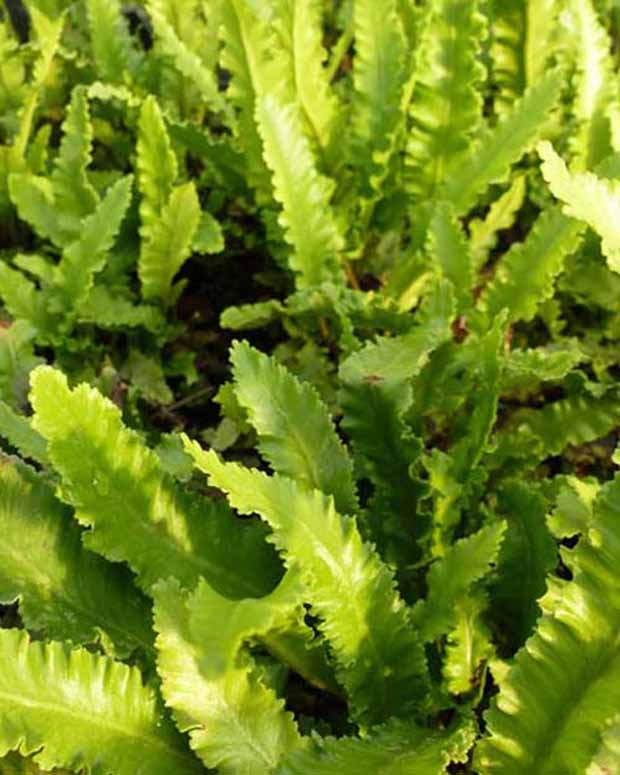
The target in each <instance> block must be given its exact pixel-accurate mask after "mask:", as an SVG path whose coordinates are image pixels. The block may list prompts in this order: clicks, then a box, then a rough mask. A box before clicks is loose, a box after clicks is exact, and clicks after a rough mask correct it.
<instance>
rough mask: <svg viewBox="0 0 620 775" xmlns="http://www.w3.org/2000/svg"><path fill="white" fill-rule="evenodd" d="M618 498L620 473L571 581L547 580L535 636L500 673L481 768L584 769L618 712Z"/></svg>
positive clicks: (569, 773)
mask: <svg viewBox="0 0 620 775" xmlns="http://www.w3.org/2000/svg"><path fill="white" fill-rule="evenodd" d="M619 496H620V480H619V479H617V478H616V479H615V480H614V481H613V482H610V483H608V484H606V485H605V486H604V487H603V488H602V489H601V492H600V494H599V496H598V498H597V500H596V504H595V509H594V518H593V521H592V524H591V527H590V529H589V530H588V533H587V535H586V536H583V537H582V539H581V540H580V542H579V544H578V546H577V548H576V549H575V550H574V552H573V555H574V556H573V559H572V565H573V573H574V577H573V580H572V581H569V582H565V581H561V580H559V579H557V578H556V579H551V580H550V586H549V589H548V592H547V594H546V595H545V597H543V598H542V600H541V601H540V604H541V607H542V609H543V612H544V613H543V616H542V618H541V619H539V621H538V625H537V627H536V631H535V633H534V635H533V636H532V637H531V638H530V639H529V640H528V641H527V643H526V645H525V646H524V648H523V649H521V651H520V652H519V653H518V654H517V656H516V658H515V661H514V665H513V666H512V667H511V668H510V670H509V671H508V673H507V674H506V675H505V676H503V677H502V678H500V680H499V694H498V695H497V697H496V698H495V699H494V700H493V703H492V706H491V709H490V710H489V711H488V712H487V713H486V723H487V728H488V737H487V738H486V739H485V740H483V742H482V743H481V744H479V746H478V749H477V756H476V764H477V769H478V771H479V772H480V775H487V773H495V772H501V773H502V775H512V773H514V774H515V775H517V773H518V774H519V775H522V774H523V773H524V772H528V773H532V775H535V774H537V773H541V775H542V773H552V772H553V773H560V772H562V773H566V775H573V774H574V775H577V773H583V772H584V770H585V769H586V767H588V765H589V764H590V763H591V760H592V758H593V757H594V756H595V755H596V753H597V749H598V748H599V745H600V739H601V733H602V732H603V731H604V729H605V724H606V723H607V721H608V719H610V718H612V717H613V716H614V714H616V713H617V712H618V703H620V650H619V645H618V644H619V643H620V638H619V636H618V633H619V631H620V593H619V590H618V585H617V582H616V575H617V568H618V564H619V563H620V529H619V526H620V511H619V508H618V503H619Z"/></svg>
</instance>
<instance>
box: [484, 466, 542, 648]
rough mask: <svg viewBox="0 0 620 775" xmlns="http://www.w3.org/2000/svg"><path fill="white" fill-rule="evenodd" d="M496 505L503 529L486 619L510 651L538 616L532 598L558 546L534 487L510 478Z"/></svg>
mask: <svg viewBox="0 0 620 775" xmlns="http://www.w3.org/2000/svg"><path fill="white" fill-rule="evenodd" d="M496 510H497V513H498V514H499V515H500V516H501V517H503V519H504V520H505V524H507V526H508V529H507V530H506V533H505V536H504V542H503V544H502V547H501V551H500V553H499V559H498V561H497V569H496V573H495V578H494V581H493V583H492V585H491V587H490V600H491V604H490V607H489V613H488V615H487V621H490V622H492V623H493V626H494V629H495V631H496V632H498V633H501V640H502V645H503V646H504V648H506V647H507V648H508V649H509V651H510V652H511V653H512V652H514V651H515V650H516V649H517V648H519V647H520V646H522V645H523V643H525V640H526V638H528V637H529V636H530V635H531V633H532V630H533V628H534V625H535V624H536V620H537V619H538V617H539V616H540V607H539V605H538V603H537V600H538V598H539V597H541V595H543V594H544V592H545V587H546V577H547V574H548V573H550V572H551V571H553V569H554V568H555V566H556V564H557V547H556V544H555V541H554V539H553V537H552V535H551V533H550V532H549V529H548V527H547V523H546V519H545V518H546V515H547V504H546V502H545V499H544V498H543V497H542V495H541V494H540V492H539V491H538V490H537V489H536V488H535V487H532V486H531V485H528V484H527V483H526V482H521V481H516V480H515V481H509V482H508V483H506V484H505V485H504V486H503V487H502V488H501V490H500V492H499V497H498V502H497V506H496ZM516 579H518V580H519V583H518V584H517V583H516Z"/></svg>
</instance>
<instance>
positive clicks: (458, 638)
mask: <svg viewBox="0 0 620 775" xmlns="http://www.w3.org/2000/svg"><path fill="white" fill-rule="evenodd" d="M487 607H488V600H487V596H486V595H485V593H484V591H483V590H481V589H475V590H473V591H472V592H470V594H469V595H468V596H467V597H464V598H462V599H461V600H460V601H459V602H458V603H457V604H456V605H455V607H454V613H453V618H454V621H455V625H454V627H453V629H452V630H451V631H450V633H449V634H448V638H447V641H446V648H445V653H444V662H443V670H442V673H443V677H444V680H445V682H446V687H447V689H448V691H449V692H450V693H451V694H468V693H469V692H471V691H472V689H474V688H475V686H476V684H477V683H480V678H479V672H480V666H481V665H482V663H483V662H485V661H486V660H489V659H491V658H492V657H493V655H494V653H495V648H494V646H493V643H492V640H491V630H490V629H489V627H488V625H487V624H486V621H485V614H486V609H487Z"/></svg>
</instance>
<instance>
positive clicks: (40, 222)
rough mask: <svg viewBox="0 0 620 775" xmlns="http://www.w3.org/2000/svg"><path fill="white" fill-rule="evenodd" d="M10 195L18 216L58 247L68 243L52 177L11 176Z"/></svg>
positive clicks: (20, 174) (9, 182) (14, 174)
mask: <svg viewBox="0 0 620 775" xmlns="http://www.w3.org/2000/svg"><path fill="white" fill-rule="evenodd" d="M8 184H9V195H10V197H11V201H12V202H13V204H14V205H15V207H16V208H17V212H18V213H19V217H20V218H21V219H22V220H24V221H26V223H29V224H30V225H31V226H32V228H33V229H34V231H35V232H36V233H37V234H38V235H39V236H40V237H43V238H44V239H45V238H47V239H50V240H51V241H52V242H53V243H54V244H55V245H56V247H59V248H62V247H63V246H64V245H65V244H66V239H67V238H66V235H65V233H64V231H63V229H62V224H61V223H60V221H59V218H58V215H57V213H56V210H55V209H54V191H53V188H52V185H51V181H50V180H49V178H44V177H40V176H37V175H28V174H26V173H17V172H15V173H12V174H11V175H9V178H8Z"/></svg>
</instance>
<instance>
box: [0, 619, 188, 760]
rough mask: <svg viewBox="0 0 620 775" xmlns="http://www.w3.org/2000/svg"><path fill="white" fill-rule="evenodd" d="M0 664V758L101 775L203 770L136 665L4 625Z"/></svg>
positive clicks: (1, 635) (0, 632)
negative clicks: (12, 756) (28, 757)
mask: <svg viewBox="0 0 620 775" xmlns="http://www.w3.org/2000/svg"><path fill="white" fill-rule="evenodd" d="M0 667H1V669H0V756H3V755H4V754H6V753H7V752H8V751H10V750H13V749H18V750H19V751H20V752H21V753H23V754H31V753H34V752H37V753H36V754H35V756H34V761H35V762H36V763H37V764H39V765H40V766H41V767H42V768H43V769H51V768H52V767H68V768H69V769H71V770H75V771H79V770H81V769H82V768H84V769H87V770H88V771H89V772H91V773H93V775H107V773H109V772H114V773H117V775H147V774H148V775H170V773H171V772H184V773H185V772H186V773H188V774H189V773H194V774H195V775H199V773H200V772H202V771H203V770H202V767H201V766H200V763H199V762H198V760H197V759H196V758H195V757H194V755H193V754H192V753H191V752H190V751H188V750H187V749H186V748H185V747H184V744H183V739H182V738H181V737H180V736H179V735H178V733H177V732H176V731H175V730H174V728H173V727H172V725H171V724H170V723H169V721H168V720H167V719H166V718H165V717H164V716H163V715H162V713H161V710H160V709H159V707H158V704H157V702H156V699H155V695H154V693H153V692H152V690H151V689H147V688H145V687H144V686H143V685H142V677H141V675H140V671H139V670H137V669H136V668H130V667H127V666H126V665H123V664H121V663H120V662H114V661H112V660H111V659H109V658H108V657H102V656H96V655H95V654H90V653H89V652H88V651H85V650H83V649H76V650H74V651H72V650H71V649H70V648H69V647H68V646H67V645H66V644H62V643H57V642H53V643H49V644H44V643H42V642H30V639H29V638H28V635H27V634H26V633H25V632H21V631H19V630H0Z"/></svg>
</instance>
